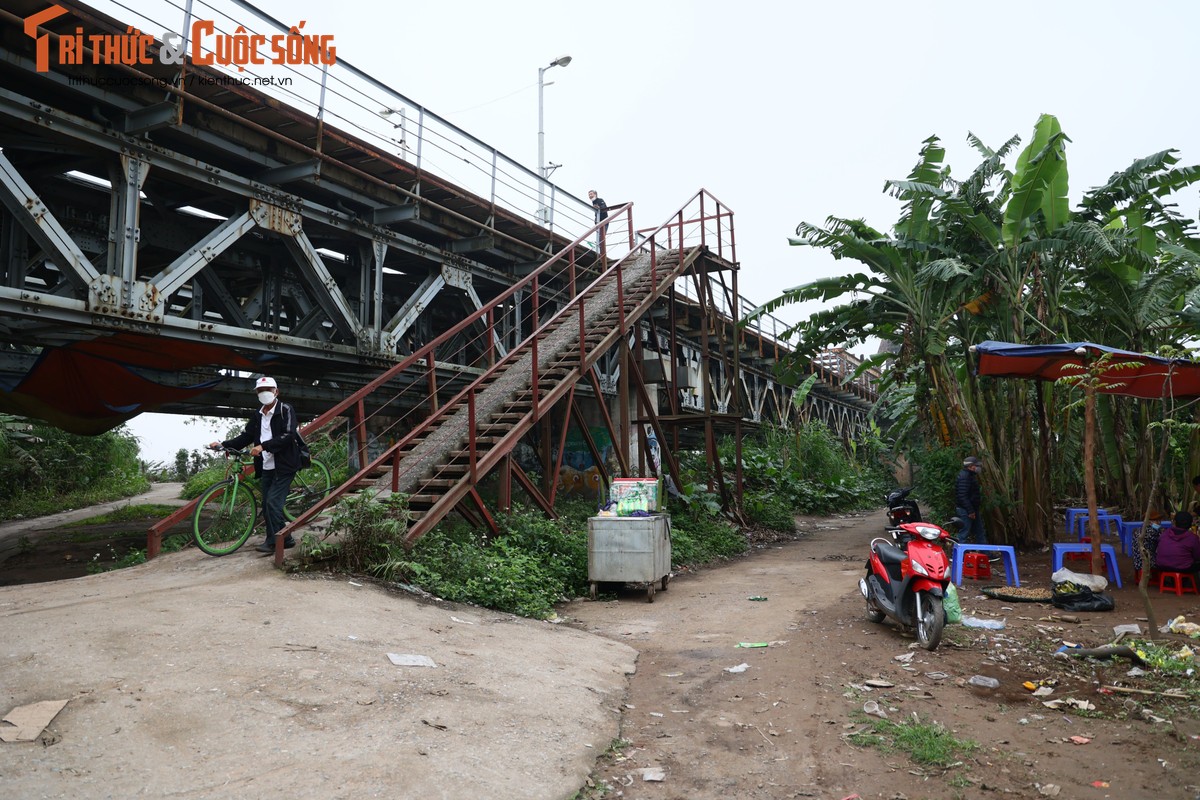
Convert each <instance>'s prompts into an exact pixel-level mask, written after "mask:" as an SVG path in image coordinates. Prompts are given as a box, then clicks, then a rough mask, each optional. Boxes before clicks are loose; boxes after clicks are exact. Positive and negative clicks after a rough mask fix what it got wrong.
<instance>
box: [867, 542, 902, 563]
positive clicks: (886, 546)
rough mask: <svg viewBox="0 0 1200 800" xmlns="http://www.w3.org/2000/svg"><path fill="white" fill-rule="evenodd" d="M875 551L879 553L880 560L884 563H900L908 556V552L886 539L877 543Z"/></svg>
mask: <svg viewBox="0 0 1200 800" xmlns="http://www.w3.org/2000/svg"><path fill="white" fill-rule="evenodd" d="M875 552H876V553H878V554H879V560H880V561H882V562H883V563H884V564H899V563H900V562H902V561H904V559H906V558H908V554H907V553H905V552H904V551H903V550H901V549H900V548H899V547H896V545H894V544H890V543H889V542H884V541H879V542H876V543H875Z"/></svg>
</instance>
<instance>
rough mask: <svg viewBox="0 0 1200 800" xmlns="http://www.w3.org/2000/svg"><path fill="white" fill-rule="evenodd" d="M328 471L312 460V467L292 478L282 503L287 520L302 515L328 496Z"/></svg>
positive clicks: (322, 465)
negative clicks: (290, 485)
mask: <svg viewBox="0 0 1200 800" xmlns="http://www.w3.org/2000/svg"><path fill="white" fill-rule="evenodd" d="M329 487H330V480H329V470H328V468H326V466H325V465H324V464H322V463H321V462H320V461H317V460H316V459H313V462H312V466H309V467H307V468H306V469H302V470H300V471H299V472H297V473H296V476H295V477H294V478H292V488H291V489H290V490H289V491H288V496H287V500H285V501H284V503H283V515H284V516H285V517H287V518H288V519H289V520H293V519H295V518H296V517H298V516H300V515H301V514H303V513H304V512H305V511H307V510H308V509H310V508H312V507H313V506H314V505H316V504H317V502H318V501H319V500H321V499H322V498H324V497H325V495H327V494H329Z"/></svg>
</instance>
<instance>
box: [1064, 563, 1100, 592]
mask: <svg viewBox="0 0 1200 800" xmlns="http://www.w3.org/2000/svg"><path fill="white" fill-rule="evenodd" d="M1050 580H1051V582H1052V583H1067V582H1070V583H1073V584H1075V585H1076V586H1083V587H1086V588H1088V589H1091V590H1092V591H1093V592H1103V591H1104V590H1105V589H1107V588H1108V578H1106V577H1104V576H1103V575H1092V574H1091V573H1084V572H1072V571H1071V570H1069V569H1067V568H1066V567H1063V568H1062V569H1060V570H1058V571H1057V572H1055V573H1054V574H1053V575H1051V576H1050Z"/></svg>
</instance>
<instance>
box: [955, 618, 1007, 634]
mask: <svg viewBox="0 0 1200 800" xmlns="http://www.w3.org/2000/svg"><path fill="white" fill-rule="evenodd" d="M1007 622H1008V618H1007V617H1006V618H1005V619H980V618H979V617H968V616H963V618H962V624H963V625H966V626H967V627H968V628H988V629H989V630H993V631H999V630H1004V626H1005V624H1006V623H1007Z"/></svg>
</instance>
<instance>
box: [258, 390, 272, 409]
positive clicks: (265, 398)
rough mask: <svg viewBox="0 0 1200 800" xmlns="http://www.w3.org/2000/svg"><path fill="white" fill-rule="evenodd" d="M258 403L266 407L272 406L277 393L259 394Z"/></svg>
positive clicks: (263, 392)
mask: <svg viewBox="0 0 1200 800" xmlns="http://www.w3.org/2000/svg"><path fill="white" fill-rule="evenodd" d="M258 402H260V403H262V404H263V405H264V406H269V405H271V403H273V402H275V393H274V392H269V391H266V390H263V391H261V392H259V393H258Z"/></svg>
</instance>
